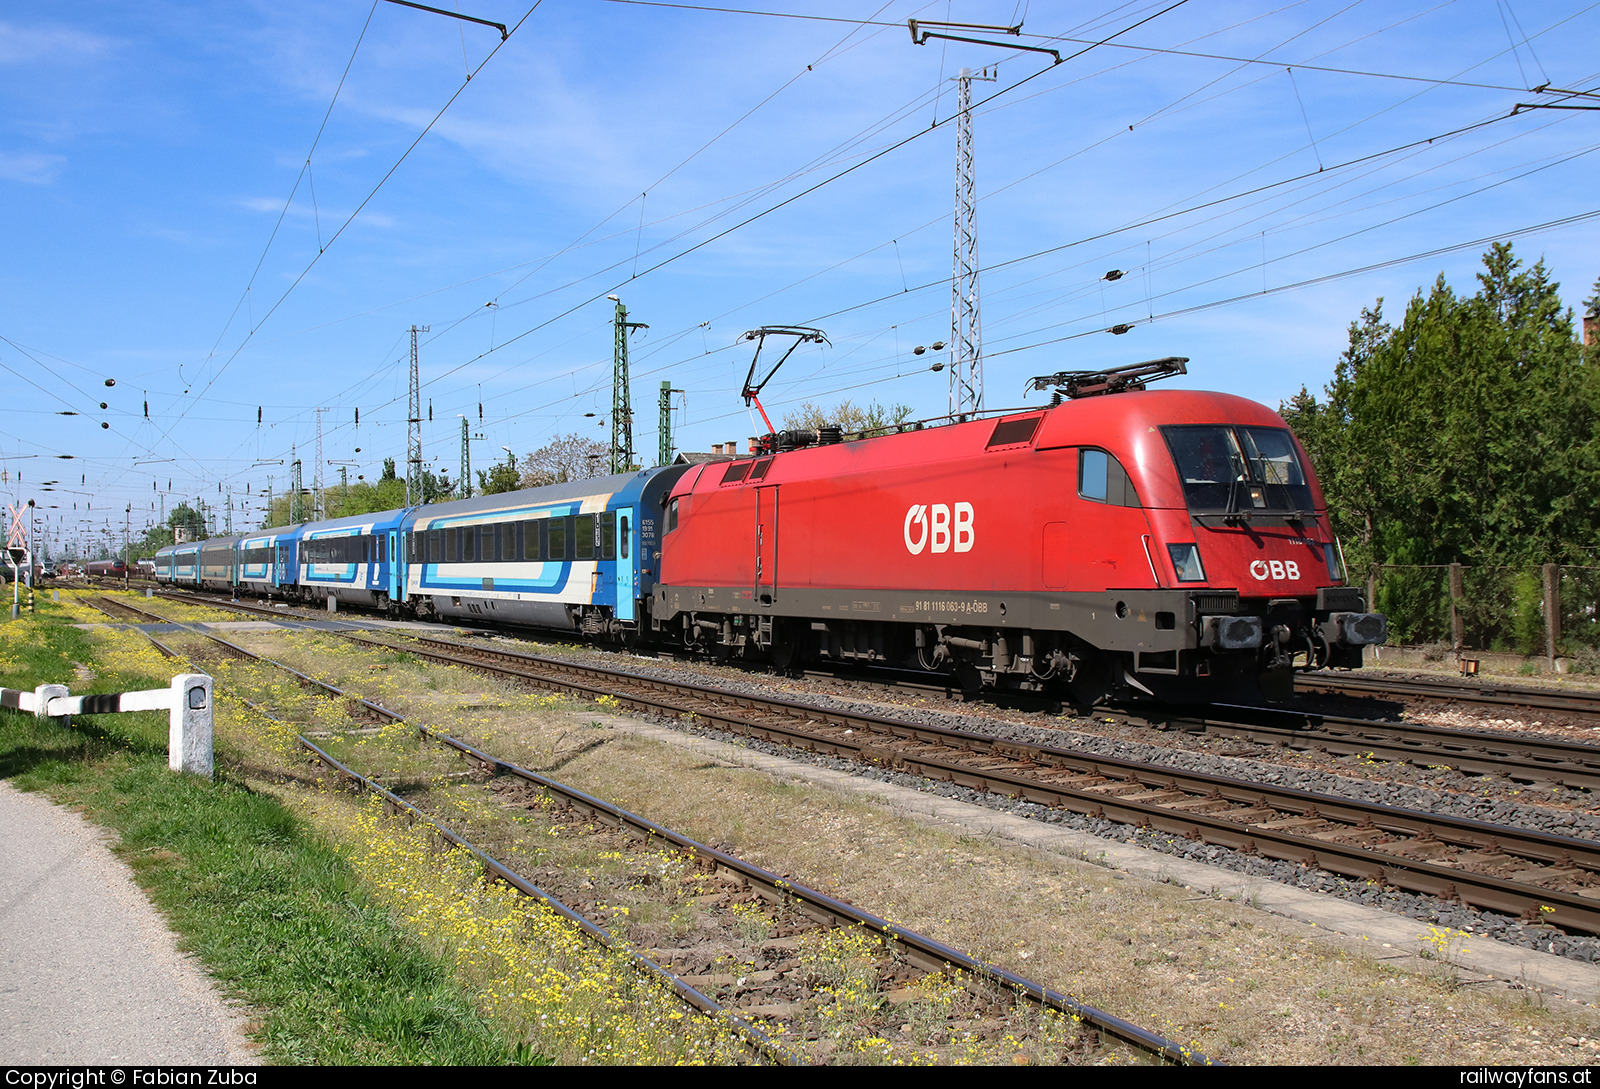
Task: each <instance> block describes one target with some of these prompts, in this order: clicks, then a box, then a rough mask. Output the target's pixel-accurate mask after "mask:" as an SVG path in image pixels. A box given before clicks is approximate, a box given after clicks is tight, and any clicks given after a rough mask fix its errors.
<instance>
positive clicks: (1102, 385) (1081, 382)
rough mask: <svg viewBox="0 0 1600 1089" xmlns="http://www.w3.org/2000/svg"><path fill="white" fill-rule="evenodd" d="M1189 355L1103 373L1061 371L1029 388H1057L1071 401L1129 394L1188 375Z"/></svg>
mask: <svg viewBox="0 0 1600 1089" xmlns="http://www.w3.org/2000/svg"><path fill="white" fill-rule="evenodd" d="M1188 362H1189V357H1188V356H1186V355H1169V356H1167V357H1165V358H1163V359H1152V360H1149V361H1148V362H1145V363H1129V364H1128V365H1127V366H1124V367H1108V368H1106V369H1105V370H1103V371H1058V372H1057V373H1055V374H1044V375H1040V376H1038V377H1036V378H1030V379H1028V385H1027V387H1026V388H1027V389H1035V390H1046V389H1050V388H1051V387H1054V388H1055V390H1056V392H1057V393H1059V394H1061V395H1062V396H1063V397H1067V398H1078V397H1094V396H1096V395H1098V394H1101V393H1126V392H1131V391H1133V390H1141V389H1144V388H1145V386H1147V385H1149V384H1150V383H1151V382H1156V381H1159V380H1160V379H1162V378H1171V377H1172V376H1173V375H1177V374H1188V373H1189V368H1188V367H1187V366H1186V364H1187V363H1188Z"/></svg>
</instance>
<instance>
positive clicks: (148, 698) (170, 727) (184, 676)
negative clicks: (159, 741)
mask: <svg viewBox="0 0 1600 1089" xmlns="http://www.w3.org/2000/svg"><path fill="white" fill-rule="evenodd" d="M211 688H212V682H211V678H210V677H208V676H206V675H205V674H204V673H180V674H178V675H177V676H176V677H174V678H172V683H171V684H170V685H168V686H167V687H166V688H156V689H149V690H146V691H142V692H115V693H109V694H105V695H97V696H74V695H72V694H70V693H69V692H68V691H67V686H66V685H64V684H41V685H40V686H39V687H37V688H35V689H34V690H33V691H32V692H29V691H26V690H23V689H16V688H0V707H9V708H14V709H15V710H18V711H23V712H27V711H32V712H33V713H34V716H35V717H37V718H48V719H54V720H56V721H57V722H59V723H60V724H61V725H63V726H70V725H71V724H72V716H73V715H105V714H112V713H114V712H117V711H166V712H167V713H168V716H169V717H168V719H167V766H168V767H169V768H171V769H172V770H173V771H186V772H188V773H190V774H191V775H203V776H205V777H206V778H207V779H209V778H211V776H212V771H213V768H214V762H215V758H214V754H213V749H212V744H213V740H214V727H213V722H212V714H213V705H212V692H211Z"/></svg>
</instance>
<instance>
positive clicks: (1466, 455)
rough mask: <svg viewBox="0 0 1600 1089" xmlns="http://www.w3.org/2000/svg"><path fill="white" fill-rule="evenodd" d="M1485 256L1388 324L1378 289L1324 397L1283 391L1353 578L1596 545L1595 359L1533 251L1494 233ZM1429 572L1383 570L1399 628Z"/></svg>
mask: <svg viewBox="0 0 1600 1089" xmlns="http://www.w3.org/2000/svg"><path fill="white" fill-rule="evenodd" d="M1483 264H1484V268H1483V271H1482V272H1480V273H1479V274H1478V285H1477V291H1476V293H1475V294H1473V295H1470V296H1463V295H1460V294H1458V293H1456V292H1455V291H1453V290H1452V289H1451V288H1450V286H1449V285H1448V284H1447V283H1446V282H1445V280H1444V278H1443V277H1442V276H1441V277H1440V278H1439V279H1438V280H1437V281H1436V282H1435V283H1434V285H1433V287H1432V289H1431V290H1430V291H1428V292H1427V294H1425V295H1424V294H1423V293H1421V292H1418V293H1417V295H1416V296H1415V297H1414V298H1413V299H1412V300H1411V302H1410V304H1409V305H1408V306H1407V308H1406V312H1405V316H1404V318H1403V319H1402V320H1401V322H1400V324H1399V325H1398V326H1395V327H1393V328H1391V327H1390V326H1389V325H1388V324H1387V323H1386V322H1385V321H1384V320H1383V315H1382V301H1381V300H1380V301H1379V305H1377V306H1375V307H1373V308H1372V309H1370V310H1363V311H1362V314H1361V320H1360V321H1358V322H1355V323H1353V324H1352V325H1351V326H1350V340H1349V344H1348V346H1347V348H1346V349H1345V352H1344V353H1343V355H1341V356H1340V358H1339V361H1338V363H1337V364H1336V366H1335V368H1334V374H1333V380H1332V381H1331V382H1330V383H1329V384H1328V385H1327V387H1326V388H1325V389H1324V391H1323V397H1322V399H1320V400H1319V399H1318V398H1317V397H1315V396H1313V395H1312V394H1310V393H1309V392H1308V391H1306V390H1304V389H1302V390H1301V391H1300V393H1298V394H1297V395H1296V396H1294V397H1292V398H1290V400H1289V401H1288V402H1286V403H1285V404H1284V405H1282V406H1280V408H1281V411H1282V413H1283V415H1284V418H1285V419H1286V420H1288V421H1289V424H1290V426H1292V427H1293V428H1294V430H1295V432H1296V434H1297V435H1298V436H1299V437H1300V439H1301V441H1302V442H1303V443H1304V444H1305V446H1306V448H1307V450H1308V451H1309V452H1310V453H1311V455H1312V460H1313V462H1314V463H1315V465H1316V466H1317V470H1318V474H1319V476H1320V478H1321V481H1322V485H1323V490H1324V493H1325V495H1326V498H1327V501H1328V509H1329V512H1330V515H1331V517H1332V519H1333V523H1334V528H1335V530H1336V531H1337V532H1338V533H1339V534H1340V538H1341V540H1343V542H1344V544H1345V554H1346V559H1347V560H1348V561H1349V564H1350V568H1351V574H1352V578H1353V579H1355V580H1356V581H1358V582H1359V581H1361V580H1362V579H1364V577H1365V574H1366V572H1367V571H1368V570H1370V569H1371V565H1377V564H1398V565H1443V564H1449V563H1454V562H1460V563H1464V564H1467V565H1469V566H1473V567H1480V568H1486V567H1490V566H1495V565H1501V566H1508V567H1521V568H1524V569H1526V568H1528V567H1529V566H1530V565H1534V564H1539V563H1548V562H1555V563H1573V562H1584V563H1592V562H1593V559H1592V557H1593V555H1594V554H1595V552H1596V550H1597V548H1600V513H1597V512H1600V437H1597V436H1600V367H1596V366H1594V365H1592V364H1586V363H1585V362H1584V358H1585V357H1584V349H1583V348H1582V346H1581V345H1580V344H1579V342H1578V339H1577V337H1576V336H1575V334H1574V324H1573V314H1572V311H1571V310H1570V309H1567V308H1564V307H1563V305H1562V303H1561V300H1560V297H1559V295H1558V293H1557V291H1558V287H1559V285H1558V284H1557V283H1555V282H1554V281H1553V280H1551V279H1550V277H1549V275H1548V272H1547V271H1546V269H1545V267H1544V263H1543V262H1542V261H1540V262H1538V263H1536V264H1534V265H1533V266H1532V267H1531V268H1528V267H1524V266H1523V264H1522V262H1520V261H1519V260H1517V258H1516V257H1515V256H1514V255H1513V253H1512V250H1511V247H1510V246H1508V245H1503V244H1500V245H1495V246H1494V247H1493V248H1492V249H1490V251H1489V252H1488V253H1486V254H1485V255H1484V258H1483ZM1437 574H1438V573H1437V572H1410V573H1397V574H1396V576H1395V577H1394V578H1392V579H1391V578H1388V577H1386V578H1385V580H1384V583H1383V584H1384V587H1385V589H1384V591H1383V592H1382V593H1380V601H1379V602H1377V605H1378V606H1379V607H1380V608H1383V609H1384V610H1385V611H1387V612H1390V613H1391V620H1392V621H1393V620H1394V619H1395V617H1397V616H1398V617H1400V618H1401V623H1400V626H1399V627H1398V629H1397V635H1398V636H1399V637H1401V638H1406V637H1407V633H1408V632H1411V633H1416V632H1421V631H1423V630H1424V629H1426V628H1428V625H1430V624H1435V622H1436V620H1437V617H1433V614H1434V613H1439V612H1440V611H1441V609H1442V608H1443V606H1441V605H1440V601H1441V600H1442V597H1441V595H1442V594H1443V593H1444V591H1443V589H1442V583H1441V580H1442V576H1438V577H1435V576H1436V575H1437ZM1507 593H1508V594H1510V591H1507ZM1512 596H1514V595H1512ZM1430 617H1432V619H1430ZM1431 630H1437V629H1436V628H1434V629H1431Z"/></svg>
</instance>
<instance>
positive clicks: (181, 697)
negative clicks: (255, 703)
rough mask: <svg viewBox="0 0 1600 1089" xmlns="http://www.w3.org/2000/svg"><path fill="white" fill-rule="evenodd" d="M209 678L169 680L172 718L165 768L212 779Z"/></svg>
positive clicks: (184, 676)
mask: <svg viewBox="0 0 1600 1089" xmlns="http://www.w3.org/2000/svg"><path fill="white" fill-rule="evenodd" d="M211 713H212V701H211V678H210V677H208V676H206V675H205V674H204V673H180V674H178V675H177V676H176V677H174V678H172V718H171V720H170V721H169V724H168V727H167V766H168V767H169V768H171V769H172V770H173V771H187V772H189V773H190V774H193V775H203V776H205V777H206V778H207V779H209V778H211V770H212V714H211Z"/></svg>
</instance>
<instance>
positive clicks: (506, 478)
mask: <svg viewBox="0 0 1600 1089" xmlns="http://www.w3.org/2000/svg"><path fill="white" fill-rule="evenodd" d="M520 487H522V473H521V472H520V471H519V470H518V469H517V467H516V466H515V465H512V464H511V463H509V462H504V461H502V462H497V463H496V464H494V465H493V466H491V467H490V468H489V470H488V471H487V472H485V471H484V470H482V469H479V470H478V494H479V495H498V494H500V493H501V492H514V491H516V490H517V489H518V488H520Z"/></svg>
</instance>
